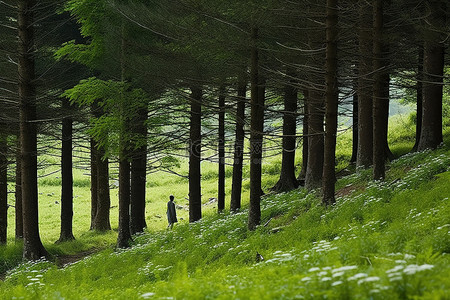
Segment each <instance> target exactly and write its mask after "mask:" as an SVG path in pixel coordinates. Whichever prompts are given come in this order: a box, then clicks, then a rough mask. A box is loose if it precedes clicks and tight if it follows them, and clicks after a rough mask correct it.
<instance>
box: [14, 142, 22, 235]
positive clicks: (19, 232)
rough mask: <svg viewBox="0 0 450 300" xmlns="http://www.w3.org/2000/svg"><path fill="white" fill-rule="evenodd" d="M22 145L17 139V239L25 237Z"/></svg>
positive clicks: (15, 194) (15, 193)
mask: <svg viewBox="0 0 450 300" xmlns="http://www.w3.org/2000/svg"><path fill="white" fill-rule="evenodd" d="M20 153H21V147H20V141H19V139H18V140H17V150H16V187H15V192H14V196H15V204H16V205H15V211H16V218H15V219H16V239H22V238H23V216H22V167H21V164H22V162H21V155H20Z"/></svg>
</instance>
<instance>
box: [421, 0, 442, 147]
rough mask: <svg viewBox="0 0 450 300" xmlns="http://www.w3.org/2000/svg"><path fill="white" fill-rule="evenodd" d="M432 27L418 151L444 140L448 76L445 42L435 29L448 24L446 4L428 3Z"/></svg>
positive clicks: (427, 44)
mask: <svg viewBox="0 0 450 300" xmlns="http://www.w3.org/2000/svg"><path fill="white" fill-rule="evenodd" d="M426 5H427V9H426V10H425V13H426V15H427V18H426V19H427V23H428V28H427V30H426V33H427V35H426V37H425V43H424V56H423V72H424V82H423V103H422V128H421V132H420V141H419V145H418V147H417V149H418V150H419V151H423V150H425V149H436V148H437V147H438V146H439V145H440V144H441V143H442V141H443V136H442V88H443V78H444V77H443V75H444V64H445V62H444V55H445V47H444V40H445V37H442V36H441V34H439V33H438V32H435V28H436V27H438V26H439V25H441V24H445V20H446V15H445V13H444V12H445V11H446V9H445V3H443V2H442V3H441V2H439V1H427V4H426Z"/></svg>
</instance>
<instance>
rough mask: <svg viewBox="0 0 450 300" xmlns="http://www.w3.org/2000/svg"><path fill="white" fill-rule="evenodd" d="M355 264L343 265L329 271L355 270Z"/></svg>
mask: <svg viewBox="0 0 450 300" xmlns="http://www.w3.org/2000/svg"><path fill="white" fill-rule="evenodd" d="M357 268H358V267H357V266H343V267H340V268H337V269H334V270H333V271H331V272H332V273H336V272H345V271H349V270H355V269H357Z"/></svg>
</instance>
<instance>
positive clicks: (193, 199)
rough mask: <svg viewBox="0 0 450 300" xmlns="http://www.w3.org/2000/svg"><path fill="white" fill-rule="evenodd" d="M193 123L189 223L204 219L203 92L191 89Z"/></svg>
mask: <svg viewBox="0 0 450 300" xmlns="http://www.w3.org/2000/svg"><path fill="white" fill-rule="evenodd" d="M191 92H192V94H191V122H190V139H189V222H195V221H198V220H200V219H201V218H202V194H201V171H200V170H201V169H200V162H201V150H202V149H201V148H202V133H201V121H202V97H203V96H202V90H201V89H200V88H198V87H192V88H191Z"/></svg>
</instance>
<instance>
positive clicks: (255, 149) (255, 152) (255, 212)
mask: <svg viewBox="0 0 450 300" xmlns="http://www.w3.org/2000/svg"><path fill="white" fill-rule="evenodd" d="M251 39H252V41H251V42H252V48H251V76H250V77H251V79H250V82H251V102H250V104H251V120H250V206H249V213H248V229H249V230H255V229H256V226H258V225H259V224H260V222H261V204H260V203H261V196H262V189H261V174H262V146H263V131H264V101H265V81H264V79H263V78H262V76H261V74H260V72H259V53H258V46H257V43H258V29H257V28H252V32H251Z"/></svg>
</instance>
